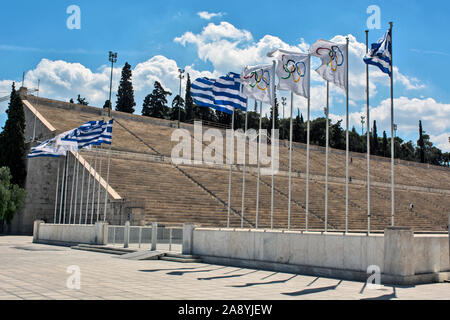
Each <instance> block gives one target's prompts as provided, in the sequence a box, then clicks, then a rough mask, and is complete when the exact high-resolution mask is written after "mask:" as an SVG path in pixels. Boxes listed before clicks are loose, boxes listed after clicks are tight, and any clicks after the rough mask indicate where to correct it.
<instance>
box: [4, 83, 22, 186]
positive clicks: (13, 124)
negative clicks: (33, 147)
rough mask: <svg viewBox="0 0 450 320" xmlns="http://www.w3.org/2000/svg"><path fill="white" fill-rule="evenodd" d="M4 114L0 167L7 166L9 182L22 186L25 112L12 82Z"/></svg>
mask: <svg viewBox="0 0 450 320" xmlns="http://www.w3.org/2000/svg"><path fill="white" fill-rule="evenodd" d="M6 114H7V115H8V119H7V120H6V123H5V126H4V127H3V131H2V133H0V150H1V152H0V167H2V166H6V167H8V168H9V169H10V171H11V175H12V179H11V183H12V184H17V185H18V186H19V187H21V188H23V187H24V186H25V179H26V175H27V172H26V167H25V151H26V147H25V112H24V110H23V104H22V100H21V99H20V96H19V94H18V92H17V91H16V87H15V84H14V83H13V85H12V91H11V96H10V101H9V106H8V109H7V110H6Z"/></svg>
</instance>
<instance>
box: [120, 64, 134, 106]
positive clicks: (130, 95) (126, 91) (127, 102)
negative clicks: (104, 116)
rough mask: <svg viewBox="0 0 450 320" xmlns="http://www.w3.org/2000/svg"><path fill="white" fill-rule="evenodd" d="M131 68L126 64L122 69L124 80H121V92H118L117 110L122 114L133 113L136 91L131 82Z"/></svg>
mask: <svg viewBox="0 0 450 320" xmlns="http://www.w3.org/2000/svg"><path fill="white" fill-rule="evenodd" d="M131 76H132V74H131V66H130V65H129V64H128V62H125V66H124V67H123V68H122V78H121V79H120V84H119V90H118V92H117V102H116V110H117V111H122V112H128V113H133V112H134V106H135V105H136V102H134V90H133V83H132V82H131Z"/></svg>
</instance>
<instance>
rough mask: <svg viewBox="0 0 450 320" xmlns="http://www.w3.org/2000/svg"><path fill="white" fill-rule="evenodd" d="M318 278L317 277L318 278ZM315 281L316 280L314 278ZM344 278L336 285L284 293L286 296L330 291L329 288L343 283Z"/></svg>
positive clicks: (335, 287) (331, 288) (334, 287)
mask: <svg viewBox="0 0 450 320" xmlns="http://www.w3.org/2000/svg"><path fill="white" fill-rule="evenodd" d="M316 280H317V279H316ZM314 281H315V280H314ZM342 281H343V280H340V281H339V282H338V283H337V284H336V285H334V286H328V287H321V288H314V289H303V290H300V291H295V292H286V293H282V294H284V295H286V296H294V297H296V296H302V295H307V294H313V293H319V292H324V291H328V290H336V289H337V287H338V286H339V285H340V284H341V283H342Z"/></svg>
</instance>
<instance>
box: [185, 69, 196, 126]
mask: <svg viewBox="0 0 450 320" xmlns="http://www.w3.org/2000/svg"><path fill="white" fill-rule="evenodd" d="M184 101H185V109H186V121H187V120H192V119H194V100H193V99H192V96H191V77H190V76H189V73H188V74H187V81H186V93H185V95H184Z"/></svg>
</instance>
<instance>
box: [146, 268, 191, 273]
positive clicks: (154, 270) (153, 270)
mask: <svg viewBox="0 0 450 320" xmlns="http://www.w3.org/2000/svg"><path fill="white" fill-rule="evenodd" d="M192 269H197V268H193V267H189V268H174V269H149V270H139V271H141V272H158V271H171V270H173V271H176V270H192Z"/></svg>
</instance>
